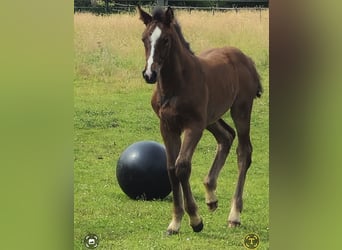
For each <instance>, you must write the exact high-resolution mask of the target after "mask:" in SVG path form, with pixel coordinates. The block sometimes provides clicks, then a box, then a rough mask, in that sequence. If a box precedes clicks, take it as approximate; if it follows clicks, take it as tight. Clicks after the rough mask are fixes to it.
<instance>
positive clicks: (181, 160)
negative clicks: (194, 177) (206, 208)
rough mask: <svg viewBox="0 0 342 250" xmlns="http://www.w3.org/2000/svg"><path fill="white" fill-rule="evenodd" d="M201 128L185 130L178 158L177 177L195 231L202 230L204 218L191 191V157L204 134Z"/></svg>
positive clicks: (176, 165)
mask: <svg viewBox="0 0 342 250" xmlns="http://www.w3.org/2000/svg"><path fill="white" fill-rule="evenodd" d="M202 131H203V130H201V129H198V128H194V129H186V130H185V131H184V139H183V143H182V146H181V149H180V152H179V155H178V157H177V160H176V164H175V167H176V177H177V178H178V180H179V181H180V183H181V186H182V189H183V195H184V205H185V210H186V212H187V213H188V214H189V217H190V225H191V227H192V229H193V230H194V231H195V232H200V231H202V229H203V222H202V218H201V217H200V216H199V214H198V212H197V210H198V208H197V205H196V202H195V199H194V197H193V195H192V192H191V187H190V182H189V178H190V174H191V159H192V155H193V153H194V151H195V148H196V146H197V143H198V142H199V140H200V139H201V136H202Z"/></svg>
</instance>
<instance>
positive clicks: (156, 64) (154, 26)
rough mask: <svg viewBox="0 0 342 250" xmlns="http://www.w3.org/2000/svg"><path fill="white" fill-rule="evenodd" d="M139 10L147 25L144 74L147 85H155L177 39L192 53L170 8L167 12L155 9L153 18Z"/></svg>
mask: <svg viewBox="0 0 342 250" xmlns="http://www.w3.org/2000/svg"><path fill="white" fill-rule="evenodd" d="M138 10H139V14H140V19H141V20H142V21H143V23H144V24H145V25H146V29H145V31H144V32H143V35H142V41H143V43H144V46H145V56H146V65H145V69H144V70H143V72H142V73H143V77H144V79H145V80H146V82H147V83H155V82H156V81H157V77H158V74H159V72H160V69H161V68H162V66H163V63H164V62H165V60H166V59H167V58H168V56H169V54H170V51H171V48H172V43H173V41H175V39H177V38H176V37H178V38H179V39H180V41H181V43H182V44H183V46H185V47H186V48H187V49H188V50H189V51H190V52H191V50H190V47H189V44H188V43H187V42H186V41H185V39H184V37H183V35H182V33H181V29H180V26H179V24H178V23H177V21H176V20H175V18H174V14H173V11H172V9H171V8H170V7H169V8H168V9H167V10H166V11H165V12H164V11H163V10H162V9H161V8H157V9H155V10H154V11H153V13H152V16H151V15H150V14H148V13H146V12H145V11H143V10H142V9H141V8H140V6H138ZM191 53H192V52H191Z"/></svg>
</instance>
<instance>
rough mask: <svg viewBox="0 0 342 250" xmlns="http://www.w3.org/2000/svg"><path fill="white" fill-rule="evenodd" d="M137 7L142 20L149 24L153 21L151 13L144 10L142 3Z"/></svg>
mask: <svg viewBox="0 0 342 250" xmlns="http://www.w3.org/2000/svg"><path fill="white" fill-rule="evenodd" d="M137 7H138V11H139V15H140V20H141V21H143V23H144V24H145V25H146V26H147V25H148V24H149V23H150V22H151V21H152V17H151V15H150V14H148V13H146V12H145V11H143V10H142V9H141V7H140V5H138V6H137Z"/></svg>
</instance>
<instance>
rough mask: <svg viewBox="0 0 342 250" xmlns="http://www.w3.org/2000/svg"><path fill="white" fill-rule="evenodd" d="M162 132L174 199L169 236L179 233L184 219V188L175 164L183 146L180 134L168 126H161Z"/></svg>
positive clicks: (168, 228)
mask: <svg viewBox="0 0 342 250" xmlns="http://www.w3.org/2000/svg"><path fill="white" fill-rule="evenodd" d="M160 131H161V134H162V136H163V140H164V144H165V147H166V154H167V171H168V175H169V180H170V184H171V188H172V197H173V200H172V201H173V212H172V220H171V222H170V224H169V226H168V227H167V234H169V235H172V234H177V233H178V232H179V229H180V226H181V222H182V218H183V215H184V202H183V195H182V187H181V185H180V181H179V179H178V178H177V176H176V167H175V162H176V158H177V156H178V154H179V150H180V146H181V138H180V132H178V131H173V132H172V131H171V130H170V129H169V127H168V126H167V124H163V123H161V124H160Z"/></svg>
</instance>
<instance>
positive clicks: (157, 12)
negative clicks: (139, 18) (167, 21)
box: [152, 7, 194, 55]
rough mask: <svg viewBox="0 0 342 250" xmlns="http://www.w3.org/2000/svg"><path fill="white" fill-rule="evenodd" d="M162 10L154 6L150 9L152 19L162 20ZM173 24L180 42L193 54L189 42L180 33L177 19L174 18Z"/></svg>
mask: <svg viewBox="0 0 342 250" xmlns="http://www.w3.org/2000/svg"><path fill="white" fill-rule="evenodd" d="M164 14H165V12H164V10H163V9H162V8H161V7H156V8H154V9H153V11H152V19H153V20H156V21H157V22H163V20H164ZM173 25H174V27H175V30H176V32H177V35H178V37H179V39H180V41H181V43H182V44H183V46H184V48H186V49H187V50H188V51H189V52H190V53H191V54H192V55H194V52H193V51H192V50H191V48H190V43H188V42H187V41H186V40H185V38H184V36H183V34H182V29H181V27H180V25H179V23H178V21H177V20H176V19H175V20H174V22H173Z"/></svg>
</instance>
